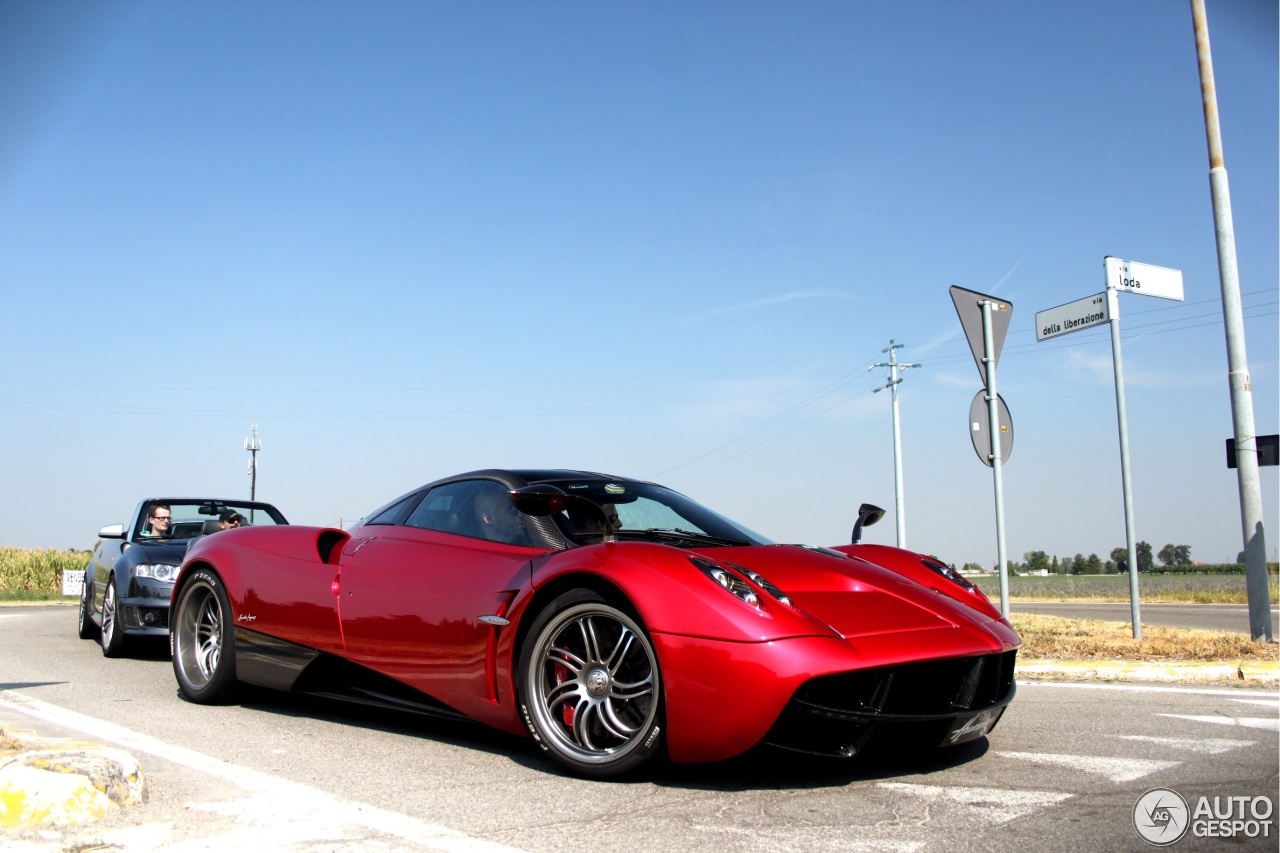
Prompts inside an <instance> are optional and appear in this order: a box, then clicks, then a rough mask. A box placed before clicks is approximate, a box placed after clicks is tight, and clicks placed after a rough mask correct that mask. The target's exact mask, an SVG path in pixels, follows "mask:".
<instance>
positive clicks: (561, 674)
mask: <svg viewBox="0 0 1280 853" xmlns="http://www.w3.org/2000/svg"><path fill="white" fill-rule="evenodd" d="M552 671H553V672H554V674H555V679H556V687H559V686H560V685H561V684H564V683H565V682H566V681H568V680H569V667H567V666H565V665H564V664H562V663H558V664H556V665H555V669H554V670H552ZM560 716H561V718H563V719H564V724H565V725H566V726H568V727H569V728H573V706H572V705H570V704H567V703H566V704H564V705H561V706H560Z"/></svg>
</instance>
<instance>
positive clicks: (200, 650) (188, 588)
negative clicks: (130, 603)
mask: <svg viewBox="0 0 1280 853" xmlns="http://www.w3.org/2000/svg"><path fill="white" fill-rule="evenodd" d="M174 601H175V604H174V609H173V624H172V626H171V627H170V630H169V650H170V652H171V653H172V656H173V672H174V674H175V675H176V676H177V678H178V689H179V690H181V691H182V695H183V696H185V697H186V698H187V699H190V700H191V701H192V702H197V703H199V704H201V705H211V704H214V703H217V702H221V701H223V700H225V699H227V698H229V697H230V695H231V692H232V689H233V688H234V687H235V683H236V650H235V636H234V634H233V633H232V624H231V605H230V603H229V601H228V599H227V593H226V590H225V589H224V588H223V585H222V579H221V578H219V577H218V576H217V575H216V574H214V573H213V572H211V571H209V570H207V569H198V570H196V571H194V572H192V573H191V575H190V576H188V577H187V579H186V580H185V581H183V584H182V590H181V591H180V592H179V593H178V596H177V598H176V599H175V600H174Z"/></svg>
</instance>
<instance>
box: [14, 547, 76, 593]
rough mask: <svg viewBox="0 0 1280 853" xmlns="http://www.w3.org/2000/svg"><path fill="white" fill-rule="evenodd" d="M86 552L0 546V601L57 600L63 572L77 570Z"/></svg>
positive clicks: (60, 590) (60, 591) (60, 589)
mask: <svg viewBox="0 0 1280 853" xmlns="http://www.w3.org/2000/svg"><path fill="white" fill-rule="evenodd" d="M91 556H93V555H92V554H90V553H89V552H88V551H58V550H55V549H53V548H44V549H40V550H31V549H29V548H9V547H0V601H59V600H62V599H63V595H62V572H63V571H64V570H68V569H70V570H74V571H80V570H82V569H84V567H85V566H86V565H88V563H89V558H90V557H91Z"/></svg>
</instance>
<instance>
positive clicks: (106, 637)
mask: <svg viewBox="0 0 1280 853" xmlns="http://www.w3.org/2000/svg"><path fill="white" fill-rule="evenodd" d="M101 619H102V630H101V636H100V637H99V639H100V640H101V641H102V653H103V654H104V655H106V656H107V657H109V658H116V657H120V655H121V654H122V653H123V652H124V626H122V625H121V624H120V607H119V605H118V604H117V603H116V579H115V575H112V576H111V577H109V578H107V588H106V591H105V592H104V593H103V595H102V615H101Z"/></svg>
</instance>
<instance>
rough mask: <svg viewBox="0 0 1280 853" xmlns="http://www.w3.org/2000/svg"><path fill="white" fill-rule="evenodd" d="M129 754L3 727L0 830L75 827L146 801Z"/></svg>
mask: <svg viewBox="0 0 1280 853" xmlns="http://www.w3.org/2000/svg"><path fill="white" fill-rule="evenodd" d="M146 796H147V788H146V778H145V776H144V775H143V772H142V768H141V767H139V766H138V762H137V761H136V760H135V759H134V757H133V756H132V755H130V754H129V753H127V752H125V751H123V750H119V749H113V748H110V747H104V746H99V745H96V744H90V743H85V742H83V741H76V740H70V739H62V738H41V737H37V736H35V735H32V734H30V733H28V732H23V731H20V730H17V729H6V728H0V827H3V828H6V829H14V828H27V829H29V828H32V827H46V826H59V827H63V826H75V825H78V824H83V823H88V822H90V821H92V820H96V819H97V818H100V817H102V816H104V815H106V814H107V813H108V812H111V811H114V810H116V809H120V808H127V807H128V806H132V805H137V804H138V803H141V802H143V801H145V800H146Z"/></svg>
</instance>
